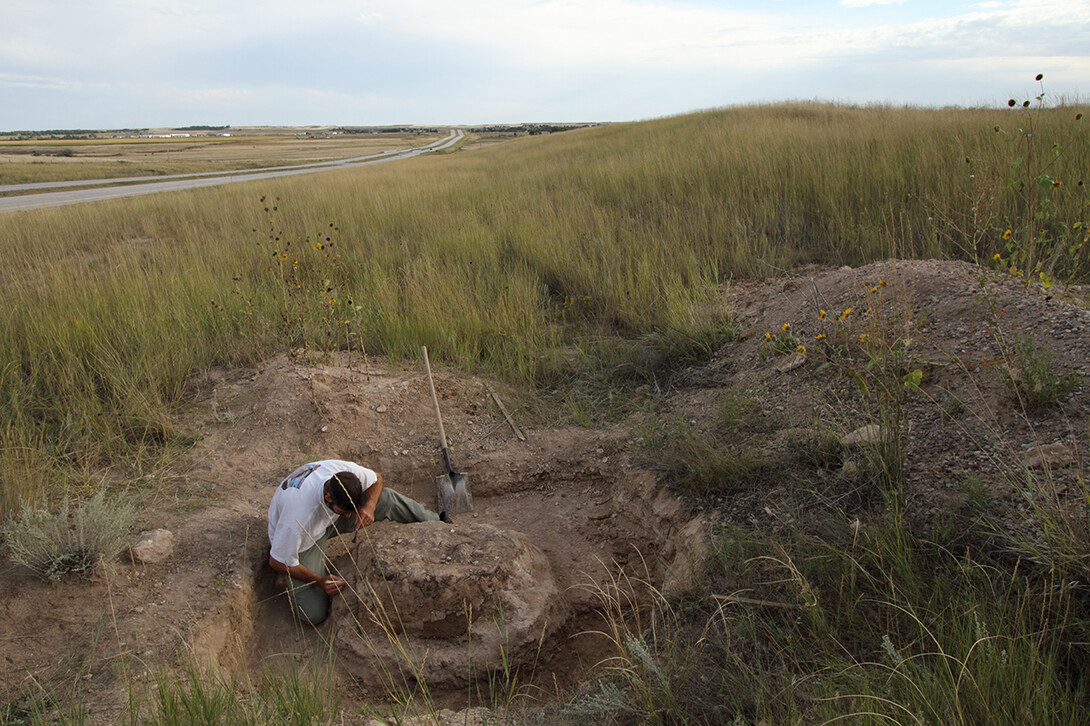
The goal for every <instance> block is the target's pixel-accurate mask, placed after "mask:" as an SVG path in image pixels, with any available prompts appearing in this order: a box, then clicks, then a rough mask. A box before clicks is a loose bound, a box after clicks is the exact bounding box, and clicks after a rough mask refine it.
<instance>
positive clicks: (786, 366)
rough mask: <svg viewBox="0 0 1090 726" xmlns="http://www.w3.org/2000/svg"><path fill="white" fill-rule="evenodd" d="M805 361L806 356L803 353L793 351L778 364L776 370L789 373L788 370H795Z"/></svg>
mask: <svg viewBox="0 0 1090 726" xmlns="http://www.w3.org/2000/svg"><path fill="white" fill-rule="evenodd" d="M805 362H806V356H804V355H803V354H802V353H792V354H791V355H789V356H787V357H786V358H784V359H783V360H781V361H780V362H779V363H777V364H776V372H777V373H787V372H788V371H793V370H795V369H796V368H798V367H799V366H801V365H802V364H803V363H805Z"/></svg>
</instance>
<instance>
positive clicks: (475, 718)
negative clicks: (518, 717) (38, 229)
mask: <svg viewBox="0 0 1090 726" xmlns="http://www.w3.org/2000/svg"><path fill="white" fill-rule="evenodd" d="M505 721H506V719H504V718H503V716H502V715H500V714H498V713H494V712H492V711H490V710H489V709H487V708H484V707H483V706H474V707H472V708H467V709H465V710H464V711H452V710H450V709H449V708H443V709H440V710H438V711H436V712H434V713H422V714H420V715H419V716H410V717H408V718H404V717H399V718H396V719H392V720H390V721H380V720H378V719H371V721H369V722H368V724H367V726H394V724H400V725H402V726H489V725H490V724H501V723H505ZM512 722H513V720H512Z"/></svg>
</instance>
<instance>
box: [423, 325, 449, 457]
mask: <svg viewBox="0 0 1090 726" xmlns="http://www.w3.org/2000/svg"><path fill="white" fill-rule="evenodd" d="M420 350H421V351H423V353H424V369H425V370H427V372H428V388H430V389H431V402H432V405H434V406H435V420H436V421H437V422H438V423H439V443H440V444H441V445H442V447H443V450H444V451H446V448H447V432H446V431H445V430H444V429H443V417H442V416H441V415H440V414H439V397H438V396H436V395H435V384H434V383H433V382H432V380H431V364H430V363H428V346H426V345H422V346H420ZM447 466H448V468H449V466H450V464H449V463H448V464H447Z"/></svg>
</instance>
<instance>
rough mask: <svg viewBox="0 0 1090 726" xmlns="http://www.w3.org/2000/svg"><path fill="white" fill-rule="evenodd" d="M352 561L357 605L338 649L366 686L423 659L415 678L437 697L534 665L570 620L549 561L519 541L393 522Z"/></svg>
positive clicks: (486, 532) (497, 532) (467, 526)
mask: <svg viewBox="0 0 1090 726" xmlns="http://www.w3.org/2000/svg"><path fill="white" fill-rule="evenodd" d="M361 539H362V538H361ZM354 559H355V563H348V564H346V565H341V566H340V567H339V569H340V571H341V572H344V573H347V574H346V577H347V579H348V580H349V584H350V585H351V586H352V587H351V589H352V591H353V592H354V593H356V595H357V597H356V598H353V600H354V601H355V602H354V603H352V604H350V605H349V607H350V609H352V611H353V612H352V613H351V615H350V616H349V617H348V618H346V620H347V621H349V622H350V623H351V627H345V628H342V629H341V630H339V631H338V633H337V637H336V648H337V650H338V651H339V653H340V654H341V656H343V658H342V662H344V663H345V664H346V665H347V667H348V669H349V670H350V671H351V672H352V675H353V677H355V678H357V679H358V680H360V681H361V682H362V683H363V684H364V685H366V686H377V687H382V686H383V685H384V684H383V682H382V679H383V678H385V677H386V676H385V675H384V674H389V673H397V672H399V669H402V668H404V667H405V663H404V660H405V657H406V653H414V654H418V655H419V662H417V660H416V659H413V668H414V675H415V676H416V677H417V678H419V679H421V680H424V681H426V682H427V683H428V685H429V687H432V688H451V687H457V688H460V687H463V686H465V685H466V684H467V683H469V682H471V681H472V680H473V679H475V678H483V677H485V676H486V675H487V673H488V672H489V671H492V670H496V669H501V668H509V669H512V670H513V669H516V668H518V667H520V666H521V665H526V666H530V665H531V664H532V662H533V659H534V658H535V657H536V655H537V648H538V643H539V642H540V640H541V638H542V637H543V636H544V635H545V634H546V633H547V632H548V631H551V630H553V629H555V628H557V627H559V626H560V625H562V624H563V623H564V621H565V620H566V618H567V613H566V612H565V606H564V605H563V604H562V603H563V602H564V601H563V598H562V597H561V596H560V593H559V591H558V587H557V584H556V580H555V578H554V577H553V573H552V569H551V567H550V565H549V562H548V559H547V558H546V557H545V555H544V554H543V553H542V552H541V551H540V550H539V549H538V548H537V547H536V546H535V545H534V544H533V543H532V542H530V540H529V539H528V538H527V537H526V536H525V535H524V534H522V533H520V532H515V531H512V530H506V529H499V528H497V527H494V526H492V525H488V524H480V523H474V522H467V523H464V524H463V523H459V524H458V525H457V526H455V527H451V526H450V525H447V524H445V523H441V522H434V523H433V522H424V523H420V524H412V525H396V524H393V523H391V524H390V525H389V526H385V527H375V528H372V529H371V535H370V537H369V538H368V541H367V542H360V544H359V545H358V547H357V548H356V550H355V551H354ZM352 573H358V574H357V575H356V577H355V578H353V577H352ZM353 579H354V580H355V582H353ZM425 655H426V657H424V656H425ZM416 671H419V672H416Z"/></svg>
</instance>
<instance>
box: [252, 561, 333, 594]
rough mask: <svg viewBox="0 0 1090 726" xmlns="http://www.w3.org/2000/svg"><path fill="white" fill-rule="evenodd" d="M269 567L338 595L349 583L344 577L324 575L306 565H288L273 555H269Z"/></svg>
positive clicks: (327, 592)
mask: <svg viewBox="0 0 1090 726" xmlns="http://www.w3.org/2000/svg"><path fill="white" fill-rule="evenodd" d="M269 567H271V568H273V569H274V570H276V571H277V572H279V573H282V574H284V575H288V576H290V577H294V578H295V579H296V580H302V581H303V582H309V583H312V584H314V585H316V586H317V587H320V588H322V590H324V591H325V593H326V594H327V595H336V594H337V593H338V592H340V591H341V588H343V587H344V586H345V585H347V584H348V583H347V582H345V580H344V579H343V578H340V577H337V576H336V575H326V576H324V577H323V576H322V575H319V574H318V573H316V572H315V571H314V570H312V569H310V568H309V567H307V566H306V565H302V564H299V565H293V566H291V567H288V566H287V565H285V564H284V563H283V562H281V561H280V560H277V559H275V558H274V557H272V556H271V555H270V556H269Z"/></svg>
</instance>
